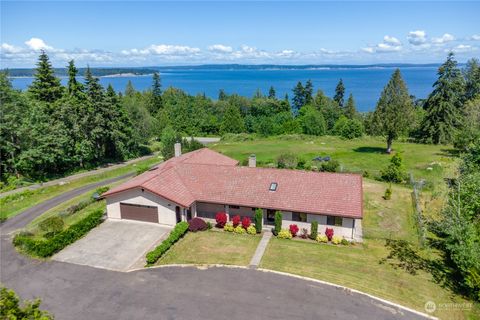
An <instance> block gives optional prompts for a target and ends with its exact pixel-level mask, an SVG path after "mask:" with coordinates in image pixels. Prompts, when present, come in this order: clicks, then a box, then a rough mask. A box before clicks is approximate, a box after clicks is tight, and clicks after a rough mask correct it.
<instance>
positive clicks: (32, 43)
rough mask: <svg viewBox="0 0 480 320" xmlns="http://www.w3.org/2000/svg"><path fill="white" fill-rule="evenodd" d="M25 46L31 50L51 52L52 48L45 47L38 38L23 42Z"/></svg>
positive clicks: (43, 42)
mask: <svg viewBox="0 0 480 320" xmlns="http://www.w3.org/2000/svg"><path fill="white" fill-rule="evenodd" d="M25 44H26V45H27V46H28V47H29V48H30V49H32V50H35V51H38V50H53V47H51V46H49V45H47V44H46V43H45V41H43V40H42V39H40V38H31V39H30V40H28V41H25Z"/></svg>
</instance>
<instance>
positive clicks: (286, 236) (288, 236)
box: [277, 229, 292, 239]
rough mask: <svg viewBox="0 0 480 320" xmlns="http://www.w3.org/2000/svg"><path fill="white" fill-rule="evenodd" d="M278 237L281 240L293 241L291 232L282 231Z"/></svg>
mask: <svg viewBox="0 0 480 320" xmlns="http://www.w3.org/2000/svg"><path fill="white" fill-rule="evenodd" d="M277 237H279V238H280V239H292V234H291V233H290V230H287V229H282V230H280V232H279V233H278V235H277Z"/></svg>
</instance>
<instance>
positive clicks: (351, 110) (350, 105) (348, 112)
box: [344, 93, 357, 119]
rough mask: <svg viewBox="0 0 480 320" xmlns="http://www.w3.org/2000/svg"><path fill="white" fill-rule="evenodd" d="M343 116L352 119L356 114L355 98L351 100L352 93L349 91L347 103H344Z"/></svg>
mask: <svg viewBox="0 0 480 320" xmlns="http://www.w3.org/2000/svg"><path fill="white" fill-rule="evenodd" d="M344 112H345V116H346V117H347V118H348V119H353V118H355V116H356V115H357V109H356V108H355V100H353V95H352V94H351V93H350V95H349V96H348V100H347V104H346V105H345V110H344Z"/></svg>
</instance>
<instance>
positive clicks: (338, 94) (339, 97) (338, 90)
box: [333, 79, 345, 108]
mask: <svg viewBox="0 0 480 320" xmlns="http://www.w3.org/2000/svg"><path fill="white" fill-rule="evenodd" d="M344 96H345V86H344V85H343V80H342V79H340V81H338V84H337V86H336V87H335V96H334V97H333V100H335V101H336V102H337V103H338V105H339V107H340V108H343V103H344Z"/></svg>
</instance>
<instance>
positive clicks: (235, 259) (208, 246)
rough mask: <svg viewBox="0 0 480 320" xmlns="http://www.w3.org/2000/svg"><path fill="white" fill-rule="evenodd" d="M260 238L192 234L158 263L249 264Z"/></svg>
mask: <svg viewBox="0 0 480 320" xmlns="http://www.w3.org/2000/svg"><path fill="white" fill-rule="evenodd" d="M260 239H261V236H260V235H256V236H252V235H247V234H233V233H227V232H223V231H204V232H189V233H187V235H186V236H185V237H184V238H183V239H182V240H180V241H179V242H177V243H176V244H175V245H174V246H173V247H172V248H170V250H168V252H167V253H166V254H165V255H164V256H163V257H161V258H160V260H158V262H157V264H158V265H164V264H177V263H178V264H231V265H240V266H246V265H248V264H249V263H250V259H251V258H252V256H253V254H254V253H255V250H256V248H257V246H258V243H259V242H260Z"/></svg>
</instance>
